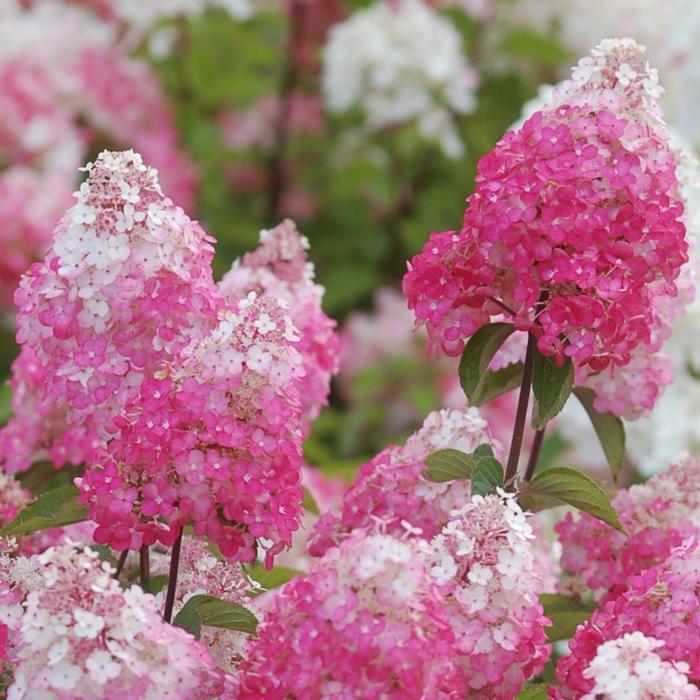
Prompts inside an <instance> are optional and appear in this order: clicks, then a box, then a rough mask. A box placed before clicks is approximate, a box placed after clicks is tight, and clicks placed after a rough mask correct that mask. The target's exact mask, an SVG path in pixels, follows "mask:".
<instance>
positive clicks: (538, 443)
mask: <svg viewBox="0 0 700 700" xmlns="http://www.w3.org/2000/svg"><path fill="white" fill-rule="evenodd" d="M546 429H547V426H545V427H544V428H542V430H538V431H537V432H536V433H535V439H534V440H533V442H532V451H531V452H530V458H529V459H528V461H527V468H526V469H525V481H526V482H528V481H530V479H532V475H533V474H534V473H535V468H536V467H537V460H538V459H539V458H540V451H541V449H542V442H543V441H544V431H545V430H546Z"/></svg>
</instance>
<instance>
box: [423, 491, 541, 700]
mask: <svg viewBox="0 0 700 700" xmlns="http://www.w3.org/2000/svg"><path fill="white" fill-rule="evenodd" d="M452 516H453V519H452V520H450V522H449V523H448V524H447V525H446V526H445V527H444V529H443V530H442V532H441V533H440V534H439V535H438V536H437V537H435V539H434V540H433V541H432V542H431V547H430V560H431V562H432V565H431V570H430V571H431V576H432V577H433V578H434V579H435V580H436V581H437V582H438V583H439V584H441V586H442V587H443V595H445V599H446V603H447V605H448V619H449V620H450V621H451V625H452V629H453V633H454V635H455V651H456V653H457V654H458V656H459V664H460V666H461V668H463V669H464V670H465V671H466V674H467V677H468V679H469V689H470V690H469V693H468V694H467V696H466V697H469V698H472V697H473V698H484V697H489V698H494V700H499V699H500V700H510V698H513V697H515V695H517V693H518V691H519V690H520V688H521V687H522V685H523V683H524V682H525V681H526V680H528V679H529V678H532V677H534V676H536V675H538V674H539V673H540V672H541V671H542V669H543V667H544V664H545V662H546V661H547V659H548V658H549V653H550V650H551V648H550V645H549V644H548V643H547V639H546V636H545V633H544V627H545V626H546V625H548V624H549V620H548V618H546V617H545V615H544V612H543V609H542V605H541V604H540V602H539V599H538V597H537V593H538V591H539V590H540V589H541V582H540V581H539V578H538V575H537V573H536V571H535V566H534V558H533V553H532V550H531V547H530V540H531V539H533V538H534V536H533V534H532V528H531V526H530V524H529V523H528V522H527V518H526V516H525V514H524V513H523V512H522V510H521V509H520V506H519V505H518V504H517V501H516V500H515V495H514V494H506V493H505V492H503V491H500V492H499V494H498V495H492V496H486V497H482V496H476V495H475V496H472V498H471V500H470V501H469V502H468V503H467V504H466V505H464V506H463V507H462V508H460V509H459V510H457V511H455V512H453V514H452ZM462 697H464V696H462Z"/></svg>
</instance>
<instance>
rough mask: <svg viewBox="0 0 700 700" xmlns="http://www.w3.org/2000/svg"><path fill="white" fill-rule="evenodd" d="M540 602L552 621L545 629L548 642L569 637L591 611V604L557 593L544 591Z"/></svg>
mask: <svg viewBox="0 0 700 700" xmlns="http://www.w3.org/2000/svg"><path fill="white" fill-rule="evenodd" d="M540 602H541V603H542V607H543V608H544V614H545V615H546V616H547V617H548V618H549V619H550V620H551V621H552V626H551V627H547V628H546V629H545V631H546V633H547V638H548V639H549V641H550V642H559V641H561V640H563V639H571V637H573V636H574V632H575V631H576V628H577V627H578V625H580V624H581V623H582V622H585V621H586V620H587V619H588V618H589V617H590V616H591V613H592V612H593V605H589V604H588V603H583V602H582V601H580V600H576V599H575V598H570V597H569V596H566V595H560V594H558V593H544V594H542V595H541V596H540Z"/></svg>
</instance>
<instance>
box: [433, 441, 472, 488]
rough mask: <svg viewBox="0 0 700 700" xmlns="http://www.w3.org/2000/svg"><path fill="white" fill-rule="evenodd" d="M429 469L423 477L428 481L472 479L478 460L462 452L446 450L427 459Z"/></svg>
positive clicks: (434, 453) (439, 451)
mask: <svg viewBox="0 0 700 700" xmlns="http://www.w3.org/2000/svg"><path fill="white" fill-rule="evenodd" d="M425 463H426V465H427V469H424V470H423V477H424V478H426V479H427V480H428V481H437V482H440V483H441V482H443V481H453V480H454V479H470V478H471V475H472V472H473V470H474V468H475V467H476V465H477V463H478V459H477V458H476V457H475V456H473V455H468V454H466V453H464V452H460V450H453V449H450V448H448V449H445V450H438V451H437V452H433V453H432V454H431V455H428V456H427V457H426V458H425Z"/></svg>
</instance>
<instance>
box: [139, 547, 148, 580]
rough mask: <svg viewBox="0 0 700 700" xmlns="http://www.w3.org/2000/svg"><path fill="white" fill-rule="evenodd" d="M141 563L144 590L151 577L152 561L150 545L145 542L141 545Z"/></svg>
mask: <svg viewBox="0 0 700 700" xmlns="http://www.w3.org/2000/svg"><path fill="white" fill-rule="evenodd" d="M139 563H140V576H141V588H143V589H144V590H145V589H146V587H147V586H148V582H149V581H150V579H151V562H150V557H149V549H148V545H147V544H145V545H143V547H141V551H140V553H139Z"/></svg>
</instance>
